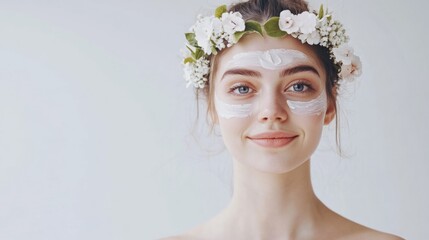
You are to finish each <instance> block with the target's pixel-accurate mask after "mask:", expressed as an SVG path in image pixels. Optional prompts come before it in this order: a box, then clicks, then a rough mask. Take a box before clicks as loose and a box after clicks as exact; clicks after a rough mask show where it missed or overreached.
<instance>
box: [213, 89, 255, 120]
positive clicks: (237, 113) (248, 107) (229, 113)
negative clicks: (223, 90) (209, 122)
mask: <svg viewBox="0 0 429 240" xmlns="http://www.w3.org/2000/svg"><path fill="white" fill-rule="evenodd" d="M252 105H253V104H236V105H233V104H228V103H224V102H222V101H221V100H220V99H219V98H218V97H217V96H216V94H215V107H216V112H217V114H218V115H219V116H220V117H223V118H226V119H230V118H245V117H248V116H250V115H251V114H252Z"/></svg>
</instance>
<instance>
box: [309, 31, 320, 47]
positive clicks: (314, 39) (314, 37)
mask: <svg viewBox="0 0 429 240" xmlns="http://www.w3.org/2000/svg"><path fill="white" fill-rule="evenodd" d="M320 40H321V39H320V34H319V32H317V31H314V32H312V33H310V34H308V36H307V43H308V44H310V45H316V44H319V43H320Z"/></svg>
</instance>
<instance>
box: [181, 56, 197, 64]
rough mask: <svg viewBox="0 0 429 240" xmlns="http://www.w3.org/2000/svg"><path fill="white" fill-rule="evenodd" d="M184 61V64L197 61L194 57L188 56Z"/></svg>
mask: <svg viewBox="0 0 429 240" xmlns="http://www.w3.org/2000/svg"><path fill="white" fill-rule="evenodd" d="M183 63H184V64H187V63H195V59H193V58H192V57H187V58H185V60H183Z"/></svg>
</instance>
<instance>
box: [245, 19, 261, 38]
mask: <svg viewBox="0 0 429 240" xmlns="http://www.w3.org/2000/svg"><path fill="white" fill-rule="evenodd" d="M244 31H246V32H257V33H259V34H260V35H261V36H262V27H261V24H260V23H259V22H257V21H253V20H249V21H247V22H246V28H245V30H244Z"/></svg>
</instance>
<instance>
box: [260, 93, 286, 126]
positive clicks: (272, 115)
mask: <svg viewBox="0 0 429 240" xmlns="http://www.w3.org/2000/svg"><path fill="white" fill-rule="evenodd" d="M286 108H287V107H286V100H285V99H283V96H278V95H274V96H267V97H264V98H263V99H260V100H259V108H258V111H259V113H258V120H259V121H260V122H275V121H279V122H282V121H285V120H286V119H287V118H288V114H287V111H286Z"/></svg>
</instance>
